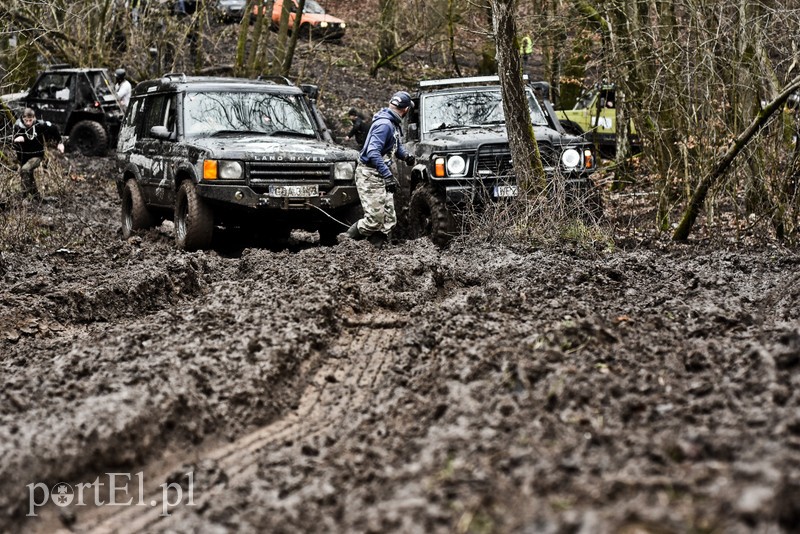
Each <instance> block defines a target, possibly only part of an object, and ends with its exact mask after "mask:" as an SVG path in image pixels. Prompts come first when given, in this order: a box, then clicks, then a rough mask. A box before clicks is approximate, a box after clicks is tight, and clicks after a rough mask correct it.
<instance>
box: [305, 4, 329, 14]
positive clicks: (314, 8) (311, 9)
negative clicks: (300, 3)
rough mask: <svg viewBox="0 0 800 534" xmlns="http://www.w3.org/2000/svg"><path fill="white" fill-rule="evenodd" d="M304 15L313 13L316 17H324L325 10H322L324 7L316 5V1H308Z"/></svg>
mask: <svg viewBox="0 0 800 534" xmlns="http://www.w3.org/2000/svg"><path fill="white" fill-rule="evenodd" d="M303 13H313V14H315V15H324V14H325V10H324V9H322V6H321V5H319V4H318V3H316V2H315V1H314V0H306V5H305V7H304V8H303Z"/></svg>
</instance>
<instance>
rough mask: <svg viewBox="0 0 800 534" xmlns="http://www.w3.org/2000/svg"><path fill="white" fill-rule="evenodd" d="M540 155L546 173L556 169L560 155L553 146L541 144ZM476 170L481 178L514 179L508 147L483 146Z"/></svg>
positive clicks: (478, 156) (479, 151) (477, 158)
mask: <svg viewBox="0 0 800 534" xmlns="http://www.w3.org/2000/svg"><path fill="white" fill-rule="evenodd" d="M539 154H540V155H541V157H542V166H543V167H544V170H545V171H552V170H553V169H555V168H556V166H557V165H558V159H559V154H558V152H556V150H555V149H554V148H553V145H551V144H550V143H544V142H539ZM475 170H476V174H477V176H478V177H480V178H514V177H515V174H514V164H513V162H512V161H511V150H510V149H509V147H508V145H505V144H503V145H483V146H481V147H480V148H478V154H477V157H476V169H475Z"/></svg>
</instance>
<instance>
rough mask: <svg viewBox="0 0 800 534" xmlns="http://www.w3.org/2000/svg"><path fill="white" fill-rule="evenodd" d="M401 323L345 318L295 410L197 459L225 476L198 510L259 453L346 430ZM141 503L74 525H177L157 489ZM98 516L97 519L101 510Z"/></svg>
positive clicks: (119, 529) (204, 493) (253, 465)
mask: <svg viewBox="0 0 800 534" xmlns="http://www.w3.org/2000/svg"><path fill="white" fill-rule="evenodd" d="M405 322H406V321H405V319H403V318H402V317H398V316H397V315H395V314H390V313H377V314H374V315H369V316H362V317H358V318H353V319H349V320H346V322H345V327H344V329H343V331H342V333H341V335H340V336H339V337H338V338H337V339H336V340H335V341H334V343H333V345H331V346H330V347H329V348H328V356H327V358H326V359H325V361H324V362H323V364H322V366H321V367H320V368H319V369H318V370H317V371H316V373H315V374H314V377H313V378H312V379H311V380H310V381H309V383H308V385H307V386H306V388H305V390H304V392H303V394H302V397H301V398H300V401H299V404H298V407H297V409H295V410H294V411H292V412H291V413H289V414H287V415H286V416H285V417H283V418H281V419H279V420H277V421H275V422H273V423H271V424H269V425H266V426H264V427H261V428H259V429H258V430H255V431H254V432H251V433H249V434H247V435H245V436H242V437H241V438H239V439H237V440H236V441H234V442H232V443H230V444H226V445H224V446H221V447H218V448H215V449H212V450H209V451H205V452H203V453H201V454H200V455H199V457H198V459H197V461H196V462H194V463H193V464H194V465H199V464H201V463H202V464H204V465H206V466H208V465H213V470H214V471H215V472H217V473H224V477H222V480H223V482H222V483H217V484H215V485H211V486H210V487H207V488H203V489H202V490H200V491H199V492H198V491H195V494H194V502H195V504H196V510H202V509H203V508H204V507H205V505H206V504H207V503H208V502H210V501H211V500H213V499H214V498H215V496H216V495H218V494H219V493H220V492H223V491H225V490H226V488H227V487H229V486H235V485H236V484H237V482H239V481H241V480H244V479H246V478H247V477H250V476H252V475H253V473H254V471H255V470H256V469H257V464H258V458H259V453H260V451H262V450H264V449H265V448H267V447H283V446H286V445H287V444H291V445H292V446H294V445H297V444H298V442H300V441H304V442H308V441H309V440H311V439H313V438H315V437H317V436H320V435H323V434H325V433H326V432H331V431H333V432H335V433H342V432H345V431H346V428H347V425H345V424H344V422H345V420H346V419H347V418H348V415H349V414H351V413H352V412H354V411H358V410H359V408H360V407H363V406H364V405H365V404H366V403H368V402H370V401H371V400H372V399H373V397H374V392H375V389H376V386H377V385H378V384H379V382H380V380H381V377H382V375H383V373H384V369H385V368H386V363H387V359H388V358H389V357H390V355H389V353H388V352H387V350H386V349H387V348H388V347H391V346H392V345H393V343H394V342H395V340H396V339H397V338H398V336H399V334H400V332H401V327H402V326H404V325H405ZM298 454H302V452H298ZM146 471H147V469H145V472H146ZM184 472H186V467H185V465H175V466H173V468H172V469H169V470H168V471H166V472H164V475H163V476H161V477H157V479H158V480H159V481H160V480H165V479H167V478H169V476H170V474H180V473H184ZM144 502H146V503H155V504H154V505H152V506H150V507H142V506H129V507H127V508H124V509H121V510H119V511H118V513H115V514H113V515H110V516H106V517H98V518H94V517H91V516H89V517H87V518H86V519H87V522H86V524H85V525H81V524H80V522H79V523H78V524H77V525H76V530H77V531H81V532H91V533H94V534H101V533H112V532H113V533H119V534H124V533H132V532H145V531H147V532H150V531H153V530H161V529H169V528H170V526H173V527H174V526H176V524H179V523H178V521H179V520H177V519H175V516H169V517H162V516H161V515H160V514H161V510H162V491H161V488H160V487H158V486H156V488H155V489H153V488H150V489H149V491H148V492H147V495H146V497H145V498H144ZM98 512H99V513H98V516H100V515H101V514H102V512H104V510H99V511H98ZM95 521H96V522H95Z"/></svg>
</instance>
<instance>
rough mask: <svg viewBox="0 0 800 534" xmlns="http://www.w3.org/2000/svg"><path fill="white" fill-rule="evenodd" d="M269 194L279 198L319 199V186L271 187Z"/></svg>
mask: <svg viewBox="0 0 800 534" xmlns="http://www.w3.org/2000/svg"><path fill="white" fill-rule="evenodd" d="M268 194H269V196H271V197H278V198H287V197H291V198H298V197H299V198H307V197H318V196H319V185H317V184H314V185H271V186H269V193H268Z"/></svg>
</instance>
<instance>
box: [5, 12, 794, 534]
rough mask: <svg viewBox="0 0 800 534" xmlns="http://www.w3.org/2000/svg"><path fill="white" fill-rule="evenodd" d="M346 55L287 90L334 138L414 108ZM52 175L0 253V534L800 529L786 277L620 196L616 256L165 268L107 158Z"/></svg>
mask: <svg viewBox="0 0 800 534" xmlns="http://www.w3.org/2000/svg"><path fill="white" fill-rule="evenodd" d="M348 20H349V19H348ZM356 28H357V26H356ZM226 31H232V30H226ZM353 31H356V30H353ZM348 50H349V49H348V48H347V47H346V46H340V47H339V48H334V47H331V48H327V49H324V50H322V51H320V50H316V49H315V50H310V51H306V55H305V56H304V57H302V58H301V61H299V63H298V64H299V65H301V67H300V68H301V70H302V72H304V73H305V75H306V76H307V77H310V76H312V74H315V75H316V77H317V78H320V79H323V80H324V83H323V86H322V91H323V95H324V98H323V101H322V102H321V103H320V104H321V105H320V107H321V109H322V110H323V111H324V112H325V113H326V115H327V117H328V120H329V123H332V126H333V128H334V129H337V130H338V131H337V136H338V138H340V139H341V137H342V133H343V132H342V128H343V127H345V126H346V125H345V124H344V123H342V122H341V118H342V117H343V116H344V115H345V113H346V111H347V109H348V108H349V107H350V106H352V105H355V106H357V107H360V108H362V109H364V110H365V111H368V112H374V111H375V110H376V109H377V108H378V107H380V105H381V103H382V102H383V101H384V99H385V97H387V96H388V95H389V94H391V93H392V92H393V91H394V90H396V89H397V88H410V86H409V85H407V84H408V83H409V82H408V79H406V78H407V77H408V76H410V74H409V72H408V71H403V70H400V71H396V72H389V73H386V74H385V75H383V76H382V77H379V78H378V79H375V80H371V79H367V78H366V77H364V76H363V74H364V73H363V71H364V69H363V67H359V66H358V65H352V64H351V63H347V62H343V61H342V60H341V59H338V60H337V59H336V56H337V54H338V55H347V54H351V52H349V51H348ZM313 58H316V61H317V63H314V62H313V61H312V59H313ZM320 62H323V63H320ZM334 65H336V68H333V66H334ZM423 74H424V73H423ZM359 75H360V76H361V77H358V76H359ZM409 79H410V78H409ZM354 80H357V82H356V81H354ZM337 87H338V88H339V90H338V91H337V90H336V88H337ZM354 87H355V88H357V89H352V88H354ZM348 88H350V89H348ZM67 174H68V175H69V177H70V178H69V179H67V180H66V182H65V183H62V184H61V185H60V186H59V188H56V190H55V191H46V193H48V194H50V195H51V196H53V197H54V198H52V199H51V201H50V202H48V203H45V204H43V205H27V206H25V207H24V209H23V210H22V212H21V213H22V215H24V217H23V218H24V220H25V221H28V222H29V223H30V224H28V225H21V227H20V228H21V230H25V231H26V232H34V233H36V235H38V236H39V239H38V241H39V243H38V244H30V245H28V246H25V247H15V249H14V251H11V252H5V253H3V254H2V255H1V256H0V280H2V283H0V376H2V390H0V532H54V531H58V530H63V531H65V532H70V531H72V532H114V531H118V532H203V533H206V532H211V533H216V532H220V533H221V532H253V533H258V532H268V531H275V532H298V531H306V532H376V533H378V532H426V533H427V532H536V533H539V532H542V533H562V532H563V533H567V532H582V533H596V532H624V533H628V534H632V533H644V532H653V533H664V532H726V533H727V532H734V533H736V532H753V531H755V532H791V531H798V528H799V526H800V392H799V391H798V387H797V386H798V384H800V322H799V321H798V319H799V317H800V311H799V309H798V301H799V300H800V299H799V297H798V293H800V285H799V284H798V274H797V272H798V267H799V266H800V257H798V255H797V254H796V251H794V250H787V249H784V248H780V247H777V246H774V245H771V244H769V242H768V241H759V242H755V243H750V242H746V241H744V240H742V239H736V238H741V237H742V236H741V235H733V234H735V232H733V231H731V232H730V235H728V234H725V235H723V236H722V237H721V238H719V239H705V238H706V237H709V236H710V235H711V234H712V233H709V232H707V233H706V234H705V237H704V238H703V239H693V241H692V243H691V244H689V245H680V246H678V245H672V244H669V243H668V242H666V241H665V240H664V239H663V238H659V237H658V236H654V235H652V232H650V231H649V229H651V228H652V226H653V225H652V221H653V220H654V217H653V216H652V214H649V215H648V214H646V215H645V216H644V217H643V218H642V217H641V214H636V213H627V212H625V210H623V209H620V205H621V204H622V203H623V200H624V199H625V198H627V199H628V200H627V202H628V204H629V205H631V199H637V198H641V199H644V200H643V202H644V204H646V203H647V198H648V197H647V196H646V194H647V192H646V191H644V192H641V193H642V195H644V196H641V197H638V196H637V195H639V192H637V191H626V192H624V193H623V195H621V196H618V197H614V198H610V199H609V203H608V207H609V222H608V224H609V226H608V228H607V229H606V231H607V232H608V233H609V235H612V236H614V239H615V240H616V245H615V246H614V247H610V248H609V247H606V246H602V247H599V248H595V247H588V248H582V247H575V246H570V245H564V246H560V247H554V248H544V249H536V248H534V247H530V246H527V247H526V246H513V247H512V246H505V245H500V244H497V243H489V244H487V243H483V242H480V241H478V240H476V239H473V238H465V239H460V240H457V241H456V242H455V243H454V244H453V246H452V247H451V248H449V249H448V250H446V251H440V250H438V249H436V248H435V247H434V246H433V245H432V244H431V243H430V242H429V241H427V240H420V241H404V242H401V243H399V244H397V245H393V246H390V247H388V248H386V249H383V250H375V249H373V248H372V247H371V246H370V245H369V244H368V243H365V242H343V243H341V244H339V245H338V246H335V247H319V246H318V245H317V242H316V236H315V235H313V234H305V233H295V234H293V235H292V238H291V239H290V241H289V242H288V243H284V244H282V245H280V246H276V247H274V248H246V249H243V250H238V249H234V250H219V251H210V252H195V253H184V252H179V251H177V250H175V248H174V246H173V244H172V234H171V228H170V227H169V225H164V226H162V227H160V228H158V229H155V230H152V231H150V232H147V233H144V234H141V235H139V236H136V237H134V238H132V239H131V240H129V241H127V242H124V241H122V239H121V232H120V229H119V221H118V220H119V202H118V199H117V196H116V191H115V189H114V187H113V185H112V184H111V182H110V181H109V178H110V177H111V176H112V165H111V160H110V159H109V158H106V159H102V158H98V159H92V160H87V159H85V158H80V157H78V156H73V155H70V163H69V172H68V173H67ZM625 195H628V196H627V197H626V196H625ZM0 209H2V207H0ZM4 223H6V224H8V219H4ZM642 229H645V230H642ZM700 235H703V234H700ZM728 237H733V238H732V239H728ZM109 473H117V475H113V477H114V480H115V483H114V485H115V487H116V488H117V491H116V492H114V495H110V494H109V486H110V484H111V482H112V475H109ZM59 483H63V484H59ZM99 484H104V486H100V485H99ZM161 485H164V486H165V487H167V488H168V489H169V492H168V493H166V496H165V492H164V489H163V488H162V487H161ZM170 485H172V486H170ZM60 486H63V488H64V493H63V494H59V492H58V488H59V487H60ZM120 488H125V490H127V492H125V491H122V490H121V489H120ZM178 488H180V497H181V498H180V499H179V498H178ZM31 493H32V494H33V497H31ZM45 496H47V497H48V501H49V502H48V503H47V504H45V505H43V506H41V507H39V506H35V504H37V503H41V502H43V500H44V497H45ZM59 496H62V497H63V496H69V497H71V498H72V501H71V502H70V503H69V504H67V505H64V506H59V505H57V504H54V501H56V499H57V497H59ZM50 497H52V499H50ZM111 498H114V502H115V503H128V502H129V503H130V504H123V505H116V506H112V505H110V504H109V503H110V501H111ZM101 501H102V502H103V503H104V504H102V505H99V506H96V505H95V503H97V502H101ZM65 502H66V501H65Z"/></svg>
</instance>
